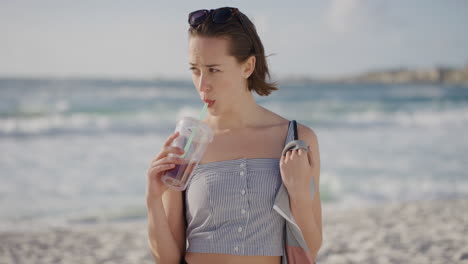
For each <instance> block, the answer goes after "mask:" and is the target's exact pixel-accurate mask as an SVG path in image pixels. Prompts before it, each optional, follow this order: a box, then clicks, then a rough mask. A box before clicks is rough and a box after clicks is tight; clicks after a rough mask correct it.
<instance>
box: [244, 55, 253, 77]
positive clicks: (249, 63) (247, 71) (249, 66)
mask: <svg viewBox="0 0 468 264" xmlns="http://www.w3.org/2000/svg"><path fill="white" fill-rule="evenodd" d="M255 63H256V58H255V56H250V57H248V58H247V60H245V62H244V63H243V67H242V75H243V77H244V78H245V79H248V78H249V77H250V75H252V73H253V72H254V70H255Z"/></svg>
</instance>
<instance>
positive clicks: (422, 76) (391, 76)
mask: <svg viewBox="0 0 468 264" xmlns="http://www.w3.org/2000/svg"><path fill="white" fill-rule="evenodd" d="M280 82H282V83H294V84H307V83H384V84H391V83H398V84H462V85H468V64H467V65H466V66H465V67H462V68H453V67H434V68H430V69H407V68H396V69H388V70H375V71H369V72H365V73H361V74H357V75H354V76H346V77H335V78H310V77H308V76H295V77H286V78H281V80H280Z"/></svg>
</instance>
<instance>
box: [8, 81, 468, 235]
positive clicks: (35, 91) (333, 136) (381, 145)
mask: <svg viewBox="0 0 468 264" xmlns="http://www.w3.org/2000/svg"><path fill="white" fill-rule="evenodd" d="M255 98H256V100H257V102H258V103H259V104H260V105H262V106H264V107H266V108H267V109H270V110H272V111H274V112H276V113H277V114H279V115H281V116H283V117H285V118H287V119H290V120H292V119H295V120H297V121H298V122H299V123H302V124H304V125H307V126H309V127H311V128H312V129H313V130H314V131H315V132H316V134H317V136H318V140H319V148H320V154H321V177H320V191H321V200H322V208H356V207H361V206H367V205H375V204H385V203H393V202H403V201H409V200H431V199H444V198H453V197H460V196H467V195H468V173H467V169H468V162H467V161H468V139H467V137H466V135H467V132H468V87H464V86H458V85H445V84H444V85H442V84H440V85H434V84H417V85H416V84H411V85H410V84H337V83H314V84H307V85H305V84H294V85H293V84H288V83H284V84H281V83H280V90H278V91H274V92H273V93H272V94H271V95H270V96H268V97H261V96H258V95H256V94H255ZM202 107H203V104H202V102H201V101H200V99H199V96H198V94H197V92H196V90H195V88H194V87H193V85H192V83H191V82H190V81H184V80H179V81H177V80H171V81H162V80H115V79H21V78H17V79H7V78H3V79H0V229H1V228H4V229H8V228H12V226H13V227H14V226H18V225H21V223H25V226H30V225H34V223H47V224H52V225H68V224H73V223H94V222H101V221H126V220H129V219H142V218H146V209H145V185H146V175H145V172H146V169H147V167H148V165H149V162H150V161H151V159H152V158H153V157H154V156H155V155H156V154H157V153H158V152H159V150H160V148H161V146H162V143H163V141H164V140H165V139H166V138H167V136H168V135H169V134H170V133H172V132H173V130H174V127H175V124H176V121H177V120H178V119H179V118H181V117H182V116H193V117H197V116H198V113H199V111H200V110H201V109H202Z"/></svg>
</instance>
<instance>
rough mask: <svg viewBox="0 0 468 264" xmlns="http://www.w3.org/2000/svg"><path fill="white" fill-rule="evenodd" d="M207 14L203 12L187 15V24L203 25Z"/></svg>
mask: <svg viewBox="0 0 468 264" xmlns="http://www.w3.org/2000/svg"><path fill="white" fill-rule="evenodd" d="M206 15H207V12H206V11H205V10H198V11H194V12H192V13H190V14H189V24H190V25H192V26H196V25H199V24H201V23H203V21H205V19H206Z"/></svg>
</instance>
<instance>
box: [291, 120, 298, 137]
mask: <svg viewBox="0 0 468 264" xmlns="http://www.w3.org/2000/svg"><path fill="white" fill-rule="evenodd" d="M292 122H293V126H294V140H298V136H297V122H296V120H293V121H292Z"/></svg>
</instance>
